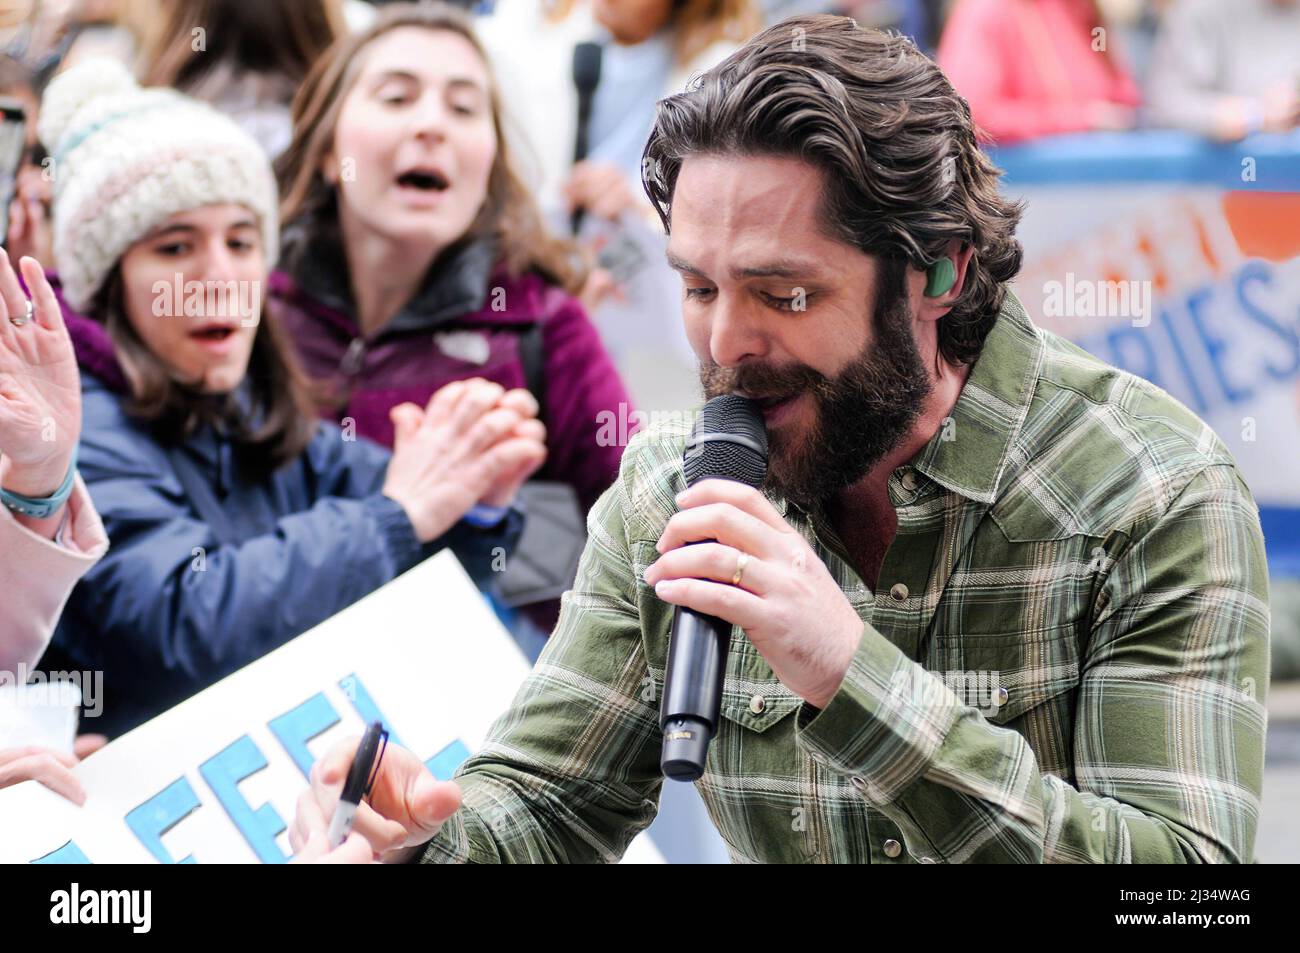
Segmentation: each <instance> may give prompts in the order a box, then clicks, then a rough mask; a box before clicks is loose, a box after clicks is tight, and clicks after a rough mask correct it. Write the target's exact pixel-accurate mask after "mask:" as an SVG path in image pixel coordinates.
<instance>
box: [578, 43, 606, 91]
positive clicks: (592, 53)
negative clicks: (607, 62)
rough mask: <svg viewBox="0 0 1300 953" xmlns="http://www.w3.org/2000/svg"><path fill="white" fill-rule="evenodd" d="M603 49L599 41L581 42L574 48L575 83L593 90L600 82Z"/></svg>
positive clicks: (581, 88)
mask: <svg viewBox="0 0 1300 953" xmlns="http://www.w3.org/2000/svg"><path fill="white" fill-rule="evenodd" d="M601 55H602V50H601V47H600V44H599V43H591V42H586V43H579V44H577V45H576V46H575V47H574V48H573V85H574V86H576V87H577V88H578V90H579V91H580V92H591V91H592V90H594V89H595V88H596V86H597V85H598V84H599V83H600V61H601Z"/></svg>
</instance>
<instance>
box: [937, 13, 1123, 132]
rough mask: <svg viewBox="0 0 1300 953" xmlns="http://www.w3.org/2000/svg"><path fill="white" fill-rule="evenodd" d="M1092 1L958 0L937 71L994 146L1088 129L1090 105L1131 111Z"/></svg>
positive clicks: (1118, 64) (1120, 67) (1119, 68)
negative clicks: (1098, 38) (1097, 39)
mask: <svg viewBox="0 0 1300 953" xmlns="http://www.w3.org/2000/svg"><path fill="white" fill-rule="evenodd" d="M1099 26H1100V22H1099V20H1098V17H1097V9H1096V5H1095V3H1094V2H1093V0H957V3H956V4H955V5H954V7H953V9H952V13H951V14H950V15H949V17H948V22H947V25H946V26H945V27H944V31H943V38H942V40H941V41H940V43H939V53H938V61H939V66H940V67H941V68H942V69H943V71H944V73H946V74H947V76H948V79H949V80H950V81H951V82H952V84H953V86H954V88H956V90H957V92H958V93H959V94H961V95H962V96H964V97H965V98H966V101H967V102H968V103H970V108H971V116H972V118H973V119H974V120H975V123H976V125H978V126H979V127H980V128H981V130H982V131H983V132H984V133H986V134H987V135H988V136H989V137H990V138H992V139H993V140H995V141H996V142H999V143H1012V142H1017V141H1022V140H1025V139H1033V138H1036V137H1038V136H1047V135H1052V134H1055V133H1066V132H1084V131H1087V130H1090V129H1092V128H1094V120H1093V108H1092V107H1093V104H1094V103H1097V102H1107V103H1111V104H1114V105H1116V106H1128V107H1136V106H1137V105H1138V102H1139V95H1138V88H1137V85H1136V83H1134V81H1133V77H1132V76H1131V75H1130V74H1129V72H1128V70H1127V69H1126V68H1125V66H1124V64H1123V62H1122V61H1121V59H1120V58H1119V56H1118V55H1117V54H1116V52H1115V48H1114V46H1113V43H1112V41H1113V39H1114V35H1113V32H1112V31H1107V32H1106V34H1105V35H1104V40H1105V49H1104V51H1102V52H1099V51H1097V50H1095V49H1094V48H1093V46H1094V39H1093V30H1094V29H1095V28H1097V27H1099Z"/></svg>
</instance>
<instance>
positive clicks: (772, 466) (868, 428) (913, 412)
mask: <svg viewBox="0 0 1300 953" xmlns="http://www.w3.org/2000/svg"><path fill="white" fill-rule="evenodd" d="M882 270H883V269H882ZM899 271H900V272H901V269H899ZM890 277H893V278H894V279H895V280H889V278H888V277H887V278H886V280H885V281H882V283H881V288H880V293H879V295H878V297H877V302H876V307H875V309H874V313H873V315H872V326H873V328H874V331H875V334H874V337H875V341H874V343H872V344H870V345H868V346H867V347H865V348H864V349H863V350H862V352H861V353H860V354H859V355H858V356H857V357H856V358H855V359H854V360H853V362H852V363H851V364H850V365H849V366H848V367H846V368H845V369H844V370H843V371H841V372H840V373H839V374H838V375H836V376H835V377H834V378H833V379H832V378H828V377H826V376H824V375H823V374H821V373H819V372H818V371H815V370H813V369H812V368H811V367H808V366H807V365H803V364H800V365H795V366H791V367H781V368H777V367H771V366H767V365H757V364H754V365H750V364H744V365H741V366H740V367H736V368H722V367H719V366H718V365H716V364H713V363H709V364H702V365H701V366H700V384H701V386H702V388H703V389H704V396H705V397H706V398H711V397H716V396H717V395H719V394H729V393H733V392H735V391H743V392H745V393H747V394H750V395H756V396H764V397H766V396H769V395H780V396H783V397H794V396H796V395H798V394H801V393H808V394H809V395H811V396H812V398H813V403H814V417H815V419H814V422H813V424H812V426H811V427H806V428H803V429H801V430H798V431H795V430H792V429H791V428H790V427H788V426H787V427H786V428H783V429H778V430H775V431H772V432H771V433H769V434H768V469H767V481H766V482H765V483H764V489H768V490H771V491H773V492H775V493H776V494H778V495H779V496H782V497H784V498H785V499H787V500H788V501H790V502H791V503H794V504H795V505H796V506H798V507H800V508H801V509H803V510H804V511H805V512H808V513H820V512H822V511H823V509H824V507H825V505H826V503H827V502H829V501H830V500H831V499H833V498H834V497H835V496H836V495H837V494H839V493H840V492H841V491H842V490H844V489H846V488H847V487H849V486H852V485H853V484H854V483H857V482H858V481H859V480H861V479H862V478H863V477H864V476H866V474H867V473H868V471H870V470H871V468H872V467H873V466H875V465H876V464H877V463H879V462H880V461H881V459H883V458H884V456H885V455H886V454H887V453H889V452H890V451H891V450H893V449H894V448H895V447H897V446H898V444H899V442H900V441H901V440H902V439H903V437H904V436H906V434H907V433H908V431H910V430H911V428H912V425H913V424H914V423H915V422H916V418H917V417H918V416H919V414H920V413H921V410H922V405H923V403H924V401H925V398H926V397H927V396H929V394H930V389H931V382H930V377H929V375H928V374H927V373H926V370H925V365H924V364H923V362H922V361H921V355H920V353H919V352H918V351H917V348H916V341H915V340H914V339H913V337H912V328H911V323H912V322H911V311H910V308H909V307H908V301H907V297H906V295H905V293H904V291H903V287H902V277H901V274H898V275H896V276H890Z"/></svg>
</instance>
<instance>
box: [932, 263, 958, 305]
mask: <svg viewBox="0 0 1300 953" xmlns="http://www.w3.org/2000/svg"><path fill="white" fill-rule="evenodd" d="M956 283H957V269H956V268H954V267H953V264H952V259H951V258H940V259H939V260H938V261H936V262H935V263H934V264H933V265H931V266H930V268H929V270H928V271H926V273H925V296H926V297H927V298H937V297H939V295H941V294H945V293H946V292H948V291H949V290H950V289H951V288H952V286H953V285H955V284H956Z"/></svg>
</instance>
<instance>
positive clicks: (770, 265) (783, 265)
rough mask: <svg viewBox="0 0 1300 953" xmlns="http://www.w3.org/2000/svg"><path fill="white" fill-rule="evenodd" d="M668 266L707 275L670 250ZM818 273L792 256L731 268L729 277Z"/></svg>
mask: <svg viewBox="0 0 1300 953" xmlns="http://www.w3.org/2000/svg"><path fill="white" fill-rule="evenodd" d="M668 266H669V267H670V268H672V269H673V270H674V271H680V272H682V273H683V274H687V275H693V276H695V277H696V278H707V277H708V276H707V275H705V274H704V272H702V271H700V269H698V268H696V267H695V266H694V265H692V264H691V263H690V262H688V261H686V260H685V259H683V258H680V257H678V256H677V255H674V254H673V253H672V252H669V253H668ZM818 273H819V272H818V268H817V265H816V264H815V263H813V262H810V261H801V260H799V259H794V258H778V259H775V260H773V261H770V262H764V263H763V264H761V265H751V266H749V267H748V268H733V269H732V270H731V277H732V279H733V280H735V281H743V280H744V279H746V278H812V277H815V276H816V275H817V274H818Z"/></svg>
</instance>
